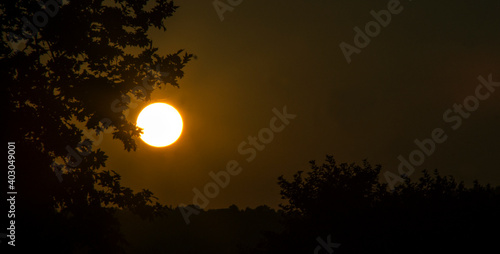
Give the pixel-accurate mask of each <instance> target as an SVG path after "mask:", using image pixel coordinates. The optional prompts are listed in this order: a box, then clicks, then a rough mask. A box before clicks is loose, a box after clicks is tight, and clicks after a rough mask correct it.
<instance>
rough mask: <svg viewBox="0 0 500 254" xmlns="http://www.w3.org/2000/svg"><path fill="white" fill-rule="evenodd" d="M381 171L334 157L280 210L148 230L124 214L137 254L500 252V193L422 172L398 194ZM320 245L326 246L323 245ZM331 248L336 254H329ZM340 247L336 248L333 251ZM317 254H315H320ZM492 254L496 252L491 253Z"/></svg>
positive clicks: (295, 186) (169, 213)
mask: <svg viewBox="0 0 500 254" xmlns="http://www.w3.org/2000/svg"><path fill="white" fill-rule="evenodd" d="M380 170H381V167H380V166H375V167H373V166H371V165H370V164H369V163H368V162H366V161H365V162H364V163H363V165H361V166H360V165H356V164H346V163H341V164H337V163H336V161H335V160H334V159H333V157H332V156H327V158H326V162H325V163H324V164H322V165H317V164H316V163H315V162H314V161H311V170H309V171H307V172H303V171H299V172H298V173H296V174H295V175H294V176H293V178H292V180H286V178H285V177H283V176H281V177H279V179H278V184H279V185H280V187H281V195H282V198H283V199H284V201H285V202H284V203H283V204H281V205H280V207H281V209H279V210H278V211H276V210H273V209H270V208H269V207H267V206H261V207H257V208H256V209H248V208H247V209H244V210H240V209H238V208H237V207H236V206H234V205H233V206H231V207H229V208H228V209H217V210H208V211H202V212H201V214H200V215H197V216H193V221H192V222H191V223H190V224H189V225H186V224H185V222H184V220H183V218H182V216H181V213H180V212H179V210H177V209H167V210H166V212H165V217H162V218H158V219H155V220H153V221H146V220H142V219H140V218H139V217H134V215H131V214H129V213H127V212H125V211H121V212H119V213H118V218H119V220H120V221H121V223H122V224H123V233H124V235H125V239H127V241H128V244H129V245H128V247H127V248H126V249H127V250H128V251H130V252H131V253H197V252H204V253H333V252H335V253H466V252H469V253H470V252H472V253H486V252H488V253H489V252H491V251H497V250H499V247H498V245H497V242H498V239H500V238H499V236H500V187H496V188H493V187H491V186H489V185H480V184H479V183H478V182H474V184H473V186H471V187H466V186H465V185H464V183H463V182H457V181H456V180H455V179H454V178H453V177H452V176H441V175H440V174H439V173H438V171H437V170H435V171H434V172H433V173H429V172H428V171H426V170H424V171H423V176H422V177H420V178H419V179H418V180H416V181H411V180H410V179H408V178H406V182H405V183H404V184H401V185H399V186H396V187H395V189H394V190H390V189H389V188H387V184H383V183H381V182H380V181H379V180H378V177H379V173H380ZM321 242H323V245H322V244H321ZM328 245H329V246H330V248H328ZM332 246H336V247H332ZM315 251H317V252H315ZM494 253H496V252H494Z"/></svg>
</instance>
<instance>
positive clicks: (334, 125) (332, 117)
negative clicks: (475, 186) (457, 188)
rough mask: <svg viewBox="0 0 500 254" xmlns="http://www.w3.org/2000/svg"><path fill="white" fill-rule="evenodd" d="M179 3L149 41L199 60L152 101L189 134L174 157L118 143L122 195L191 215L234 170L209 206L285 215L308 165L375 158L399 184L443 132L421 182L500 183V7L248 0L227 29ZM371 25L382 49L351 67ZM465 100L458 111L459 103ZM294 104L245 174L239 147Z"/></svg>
mask: <svg viewBox="0 0 500 254" xmlns="http://www.w3.org/2000/svg"><path fill="white" fill-rule="evenodd" d="M175 2H176V3H177V4H178V5H180V8H179V9H178V11H177V12H176V13H175V14H174V16H173V17H172V18H169V19H168V20H167V26H168V30H167V32H155V33H153V34H152V37H153V40H154V45H155V46H157V47H159V48H160V53H163V54H167V53H173V52H175V51H177V49H181V48H183V49H186V50H187V51H188V52H190V53H194V54H195V55H197V56H198V59H197V60H194V61H192V62H190V63H189V64H188V65H187V67H186V68H185V77H184V78H183V79H181V80H180V89H177V88H173V87H168V88H166V89H163V90H160V91H157V92H155V93H154V98H153V102H156V101H162V102H166V103H169V104H171V105H172V106H174V107H176V108H177V109H178V110H179V111H180V113H181V114H182V116H183V120H184V131H183V133H182V136H181V137H180V139H179V140H178V141H177V142H176V143H175V144H173V145H172V146H169V147H166V148H160V149H159V148H153V147H150V146H148V145H146V144H145V143H143V142H142V141H141V140H138V143H139V145H138V149H137V151H136V152H126V151H125V150H124V149H123V145H122V144H121V143H120V142H119V141H116V140H112V139H111V135H110V134H107V136H105V137H104V142H103V143H101V144H100V146H99V148H101V149H104V150H105V151H106V152H107V154H108V155H109V156H110V158H109V160H108V162H107V168H109V169H114V170H115V171H117V172H118V173H120V174H121V175H122V181H123V183H124V185H126V186H131V187H133V188H134V189H136V190H139V189H143V188H147V189H150V190H151V191H153V192H154V193H155V194H156V196H157V197H159V198H160V202H161V203H163V204H169V205H174V206H176V205H178V204H179V203H185V204H190V203H192V202H193V196H194V193H193V188H197V189H199V190H200V191H202V192H203V188H204V186H205V185H206V184H207V183H210V182H213V180H212V178H211V177H210V176H209V172H211V171H214V172H218V171H221V170H225V168H226V164H227V163H228V161H231V160H236V161H237V162H238V163H239V165H240V166H241V168H242V171H241V173H239V174H237V175H235V176H231V178H230V182H229V184H228V186H227V187H225V188H221V189H220V191H219V193H218V195H216V197H214V198H210V199H209V205H208V207H207V208H220V207H227V206H229V205H231V204H236V205H238V206H239V207H247V206H250V207H255V206H257V205H261V204H267V205H270V206H273V207H275V206H276V205H277V204H278V203H279V202H280V195H279V187H278V185H277V177H278V176H280V175H285V176H286V177H288V178H290V177H291V176H292V175H293V173H295V172H296V171H298V170H307V169H308V168H309V166H308V161H309V160H312V159H315V160H317V161H318V162H322V161H323V159H324V156H325V155H326V154H332V155H334V157H335V158H336V160H337V161H338V162H361V160H362V159H365V158H366V159H368V161H369V162H371V163H372V164H381V165H382V173H384V172H385V171H390V172H393V173H397V172H398V165H399V164H400V161H399V160H398V156H400V155H402V156H403V158H406V160H410V159H409V157H410V153H412V151H414V150H416V149H418V146H417V145H416V144H415V143H414V140H415V139H419V140H420V141H422V140H425V139H428V138H432V137H433V134H432V132H433V131H434V130H435V129H437V128H440V129H441V130H442V133H439V129H438V130H436V131H437V134H436V133H434V136H436V137H437V138H438V139H439V140H440V141H441V143H440V144H436V145H435V151H431V152H429V154H430V155H424V156H425V157H424V158H423V159H420V161H421V162H422V165H420V166H416V167H415V170H416V172H417V171H421V170H422V169H425V168H427V169H431V170H433V169H435V168H437V169H439V170H440V171H441V173H442V174H452V175H454V176H455V177H456V178H457V179H458V180H463V181H465V182H466V183H468V184H470V183H472V180H473V179H478V180H479V181H480V182H481V183H487V182H489V183H492V184H495V185H499V184H500V166H499V165H500V156H499V153H500V145H499V141H500V132H499V129H500V117H499V116H500V107H499V100H500V87H495V85H497V86H499V85H500V84H495V83H490V86H491V87H490V88H489V89H491V90H488V88H487V87H480V88H478V86H479V85H480V84H481V83H480V81H479V80H478V76H482V77H483V78H484V79H485V80H486V81H488V76H489V75H490V74H491V75H492V80H493V81H497V82H500V15H499V13H500V2H499V1H493V0H492V1H477V0H476V1H439V3H437V2H436V1H422V0H413V1H409V0H402V1H400V3H399V5H397V1H387V0H384V1H368V0H366V1H352V0H351V1H347V0H336V1H326V0H311V1H305V0H293V1H291V0H286V1H285V0H281V1H264V0H254V1H250V0H243V1H242V2H241V4H239V5H237V6H234V7H233V8H234V9H233V10H232V11H227V12H225V13H224V14H223V17H224V20H223V21H221V19H220V17H219V15H218V14H217V11H216V10H215V8H214V6H213V4H212V1H211V0H203V1H201V0H200V1H180V0H178V1H175ZM220 2H222V3H228V2H227V0H221V1H220ZM232 2H238V1H236V0H235V1H232ZM388 5H389V7H388ZM388 8H389V9H391V8H392V9H391V10H392V11H393V12H394V13H391V19H390V21H387V19H386V18H387V17H386V16H384V17H382V18H385V19H386V24H385V27H384V26H381V25H378V27H380V31H377V30H375V29H376V28H377V27H376V25H374V23H373V22H372V23H369V22H371V21H374V20H375V18H374V17H373V16H372V14H370V11H372V10H374V11H375V12H376V13H379V11H382V10H384V11H383V12H382V13H380V14H383V13H387V12H385V10H387V9H388ZM389 13H390V12H389ZM396 13H397V14H396ZM367 23H369V24H370V25H371V28H370V29H374V30H372V31H371V34H372V35H373V36H374V37H369V38H370V41H369V43H366V41H365V42H364V43H365V44H367V45H362V46H364V48H359V47H357V50H359V51H358V52H359V54H358V53H353V54H351V55H350V58H351V62H350V63H348V61H347V60H346V57H345V56H344V54H343V53H342V50H341V47H340V46H339V45H340V44H341V43H342V42H345V43H346V44H349V45H352V47H356V43H355V40H354V39H355V35H356V31H355V30H354V29H355V27H358V28H359V29H361V30H363V31H364V30H365V25H366V24H367ZM370 25H369V26H370ZM377 32H378V33H377ZM358 39H360V38H358ZM361 41H362V38H361V39H360V41H358V44H360V43H361ZM344 45H345V44H344ZM351 49H352V48H351ZM494 89H496V91H495V90H494ZM476 90H477V91H479V95H478V94H477V91H476ZM488 94H489V97H488V98H484V97H486V95H488ZM478 96H479V97H481V98H483V99H478ZM464 100H465V101H466V104H467V108H466V107H463V109H462V110H463V112H462V113H460V112H459V111H458V108H454V104H457V106H456V107H459V106H458V105H460V104H464ZM144 106H145V104H138V105H137V106H136V108H133V109H132V110H131V114H130V115H129V117H130V119H135V118H136V117H137V114H138V112H139V110H140V109H141V108H142V107H144ZM284 106H286V108H287V112H288V113H290V114H294V115H296V118H294V119H291V120H290V123H289V124H288V125H286V127H285V128H284V129H283V130H282V131H281V132H278V133H274V138H273V139H272V141H271V142H270V143H269V144H266V145H265V148H264V149H263V150H262V151H257V153H256V157H255V158H254V159H253V160H251V161H250V162H248V161H247V160H246V159H247V158H248V157H249V155H248V154H244V155H243V154H240V153H239V152H238V146H239V145H240V144H241V143H242V142H244V141H246V142H248V136H257V134H258V133H259V131H261V129H263V128H269V125H270V120H271V119H272V118H273V116H275V113H273V108H276V109H278V110H279V111H282V109H283V107H284ZM468 109H469V110H468ZM448 110H451V111H448ZM469 111H470V112H469ZM443 115H445V116H446V117H443ZM276 125H279V124H276ZM263 135H265V134H263ZM444 137H446V140H444V141H443V139H444ZM248 147H250V146H247V147H245V148H248ZM428 147H429V148H430V146H428ZM421 154H424V152H421ZM414 156H417V157H418V152H415V153H414ZM417 157H414V161H416V160H419V159H418V158H417ZM410 163H411V162H410ZM413 176H417V173H414V174H413Z"/></svg>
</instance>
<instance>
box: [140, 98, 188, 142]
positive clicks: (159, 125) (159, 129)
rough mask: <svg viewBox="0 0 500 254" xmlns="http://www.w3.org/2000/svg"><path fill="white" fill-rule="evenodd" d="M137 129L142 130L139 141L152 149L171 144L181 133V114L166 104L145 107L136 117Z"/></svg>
mask: <svg viewBox="0 0 500 254" xmlns="http://www.w3.org/2000/svg"><path fill="white" fill-rule="evenodd" d="M137 127H140V128H142V129H143V130H142V131H143V133H142V134H141V139H142V140H143V141H144V142H146V144H148V145H150V146H154V147H165V146H168V145H171V144H173V143H174V142H175V141H177V139H179V137H180V136H181V132H182V127H183V123H182V117H181V114H179V112H178V111H177V110H176V109H175V108H174V107H172V106H170V105H168V104H166V103H153V104H149V105H148V106H146V107H145V108H144V109H143V110H142V111H141V113H139V116H138V117H137Z"/></svg>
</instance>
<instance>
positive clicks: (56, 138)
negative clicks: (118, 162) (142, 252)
mask: <svg viewBox="0 0 500 254" xmlns="http://www.w3.org/2000/svg"><path fill="white" fill-rule="evenodd" d="M176 8H177V7H176V6H174V4H173V2H172V1H167V0H154V1H146V0H112V1H103V0H86V1H81V0H70V1H66V0H65V1H62V0H48V1H36V0H31V1H2V2H0V13H1V18H0V19H1V25H0V27H1V34H2V41H1V43H0V67H1V68H0V78H1V80H2V89H3V92H2V94H3V95H5V96H6V98H5V99H4V106H6V109H7V110H6V114H7V115H6V118H5V119H7V123H6V124H5V125H7V130H6V131H5V133H6V136H7V138H8V140H9V141H15V142H16V167H17V180H16V188H17V190H19V194H18V196H17V199H18V200H17V208H18V211H17V213H18V214H17V217H18V219H17V224H16V225H17V227H18V234H19V235H18V239H17V243H18V245H19V246H20V248H21V247H22V246H25V247H26V246H35V247H36V248H37V249H38V250H42V249H46V248H49V247H50V249H51V251H54V252H60V253H71V252H81V253H101V252H106V253H110V252H111V253H117V252H119V251H120V248H119V246H120V244H122V238H121V237H120V235H119V233H118V223H117V221H116V220H115V219H114V218H113V216H112V214H113V209H115V208H126V209H129V210H132V211H133V212H135V213H138V214H140V215H142V216H145V217H147V216H151V215H152V214H153V213H154V212H155V211H156V210H157V209H158V208H159V207H160V205H159V204H158V203H155V202H154V199H155V198H154V196H153V194H152V193H151V192H150V191H148V190H143V191H141V192H138V193H134V192H133V191H132V190H131V189H129V188H126V187H123V186H121V185H120V176H119V175H118V174H117V173H116V172H115V171H112V170H103V169H102V168H101V167H102V166H105V162H106V159H107V156H106V155H105V153H104V152H103V151H102V150H100V149H96V148H95V147H94V148H93V147H92V144H93V140H92V138H89V137H88V135H84V132H89V131H90V133H92V135H103V134H102V133H103V132H105V133H112V136H113V138H114V139H119V140H120V141H122V143H123V145H124V148H125V149H126V150H127V151H130V150H135V149H136V144H135V141H134V138H136V137H137V136H138V135H139V134H140V130H139V129H138V128H137V127H136V126H135V125H134V124H133V123H132V122H130V121H128V120H127V119H126V118H125V116H124V111H125V110H126V109H127V106H128V103H129V102H130V97H129V96H128V94H133V96H135V97H137V98H138V99H143V100H149V99H150V94H151V92H152V91H153V88H156V87H160V86H162V85H166V84H170V85H173V86H178V83H177V80H178V79H179V78H182V77H183V71H182V69H183V67H184V66H185V64H186V63H187V62H188V61H189V60H190V59H191V57H192V55H191V54H187V53H184V54H183V53H182V50H179V51H177V52H176V53H174V54H169V55H166V56H160V55H158V54H157V53H156V52H157V50H158V49H157V48H156V47H153V43H152V41H151V39H150V38H149V36H148V31H149V30H150V28H152V27H155V28H158V29H163V30H166V27H165V24H164V22H165V19H166V18H167V17H170V16H171V15H172V14H173V13H174V12H175V10H176ZM132 52H136V53H132ZM157 66H160V67H161V71H160V70H159V69H157V68H156V67H157ZM5 104H6V105H5ZM4 144H5V143H4Z"/></svg>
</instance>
